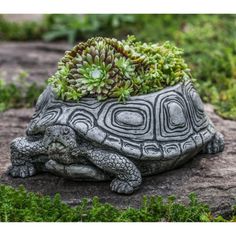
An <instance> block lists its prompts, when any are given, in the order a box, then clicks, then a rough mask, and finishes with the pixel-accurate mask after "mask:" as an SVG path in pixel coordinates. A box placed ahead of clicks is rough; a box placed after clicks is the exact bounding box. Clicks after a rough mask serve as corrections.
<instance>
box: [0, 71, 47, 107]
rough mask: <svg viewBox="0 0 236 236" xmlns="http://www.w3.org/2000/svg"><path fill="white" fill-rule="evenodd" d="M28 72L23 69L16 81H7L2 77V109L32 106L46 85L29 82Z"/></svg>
mask: <svg viewBox="0 0 236 236" xmlns="http://www.w3.org/2000/svg"><path fill="white" fill-rule="evenodd" d="M27 77H28V74H27V73H26V72H25V71H22V72H20V73H19V75H18V76H17V78H16V80H15V83H6V82H5V80H4V79H1V78H0V111H4V110H6V109H9V108H13V107H14V108H20V107H32V106H33V105H34V104H35V103H36V101H37V99H38V96H39V95H40V93H41V92H42V91H43V89H44V86H38V85H36V83H29V82H27Z"/></svg>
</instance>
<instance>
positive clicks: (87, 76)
mask: <svg viewBox="0 0 236 236" xmlns="http://www.w3.org/2000/svg"><path fill="white" fill-rule="evenodd" d="M186 79H191V76H190V73H189V69H188V67H187V65H186V64H185V63H184V60H183V58H182V50H180V49H178V48H176V47H175V46H173V45H171V44H170V43H168V42H166V43H164V44H163V45H159V44H151V43H149V44H147V43H141V42H138V41H136V39H135V38H134V36H130V37H128V38H127V39H126V40H123V41H118V40H116V39H110V38H102V37H96V38H91V39H89V40H88V41H86V42H81V43H79V44H78V45H76V46H75V47H74V48H73V49H72V50H70V51H67V52H66V53H65V56H64V57H63V58H62V59H61V60H60V61H59V63H58V70H57V72H56V73H55V75H53V76H52V77H51V78H50V79H49V84H51V85H52V87H53V88H54V90H55V92H56V93H57V95H58V97H60V98H61V99H63V100H72V101H79V99H80V98H82V97H96V98H97V99H98V100H105V99H108V98H114V97H116V98H118V100H119V101H126V100H127V99H128V98H129V96H133V95H141V94H147V93H151V92H155V91H158V90H161V89H163V88H164V87H166V86H171V85H174V84H176V83H178V82H180V81H182V80H186Z"/></svg>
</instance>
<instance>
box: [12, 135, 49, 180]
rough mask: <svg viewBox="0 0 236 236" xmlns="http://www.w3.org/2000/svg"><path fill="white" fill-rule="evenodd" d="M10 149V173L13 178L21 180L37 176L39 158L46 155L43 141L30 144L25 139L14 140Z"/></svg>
mask: <svg viewBox="0 0 236 236" xmlns="http://www.w3.org/2000/svg"><path fill="white" fill-rule="evenodd" d="M10 149H11V162H12V166H11V167H10V168H9V170H8V172H9V174H10V175H12V176H13V177H21V178H25V177H28V176H32V175H35V174H36V166H35V165H36V162H37V161H36V160H37V159H38V158H37V156H39V155H43V154H45V153H46V148H45V147H44V145H43V143H42V141H34V142H30V141H28V140H27V138H24V137H20V138H16V139H14V140H13V141H12V142H11V147H10ZM41 161H42V162H43V160H41Z"/></svg>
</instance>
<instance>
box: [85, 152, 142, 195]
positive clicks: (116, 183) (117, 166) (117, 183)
mask: <svg viewBox="0 0 236 236" xmlns="http://www.w3.org/2000/svg"><path fill="white" fill-rule="evenodd" d="M88 158H89V160H90V161H91V162H92V163H93V164H94V165H96V166H98V167H99V168H101V169H102V170H104V171H106V172H108V173H109V174H112V175H114V176H115V179H113V180H112V182H111V185H110V187H111V190H112V191H114V192H117V193H121V194H131V193H133V191H134V190H136V189H138V188H139V186H140V184H141V182H142V177H141V173H140V171H139V170H138V169H137V167H136V166H135V165H134V163H133V162H131V161H130V160H129V159H128V158H126V157H124V156H122V155H120V154H117V153H111V152H108V151H106V150H103V149H97V150H93V151H92V152H91V153H90V155H89V156H88Z"/></svg>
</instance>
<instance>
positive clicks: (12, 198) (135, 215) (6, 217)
mask: <svg viewBox="0 0 236 236" xmlns="http://www.w3.org/2000/svg"><path fill="white" fill-rule="evenodd" d="M227 221H228V222H236V208H234V210H233V214H232V215H231V217H230V219H227V220H226V219H224V218H223V217H222V216H217V217H213V216H212V214H211V212H210V210H209V207H208V206H207V205H205V204H203V203H201V202H199V201H198V200H197V197H196V196H195V194H190V195H189V204H188V205H183V204H180V203H177V202H176V200H175V198H174V197H169V198H168V199H166V200H164V199H163V198H162V197H159V196H156V197H144V198H143V202H142V204H141V206H140V208H139V209H136V208H132V207H129V208H127V209H118V208H116V207H114V206H112V205H110V204H107V203H101V202H100V201H99V199H98V198H97V197H94V198H93V200H92V203H89V202H88V200H87V199H83V201H82V203H81V204H79V205H77V206H76V207H71V206H69V205H67V204H65V203H63V202H62V201H61V199H60V195H59V194H56V195H55V196H54V197H53V198H50V197H49V196H41V195H39V194H36V193H32V192H27V191H26V190H25V188H24V187H23V186H20V187H19V188H18V189H14V188H12V187H9V186H6V185H0V222H227Z"/></svg>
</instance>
